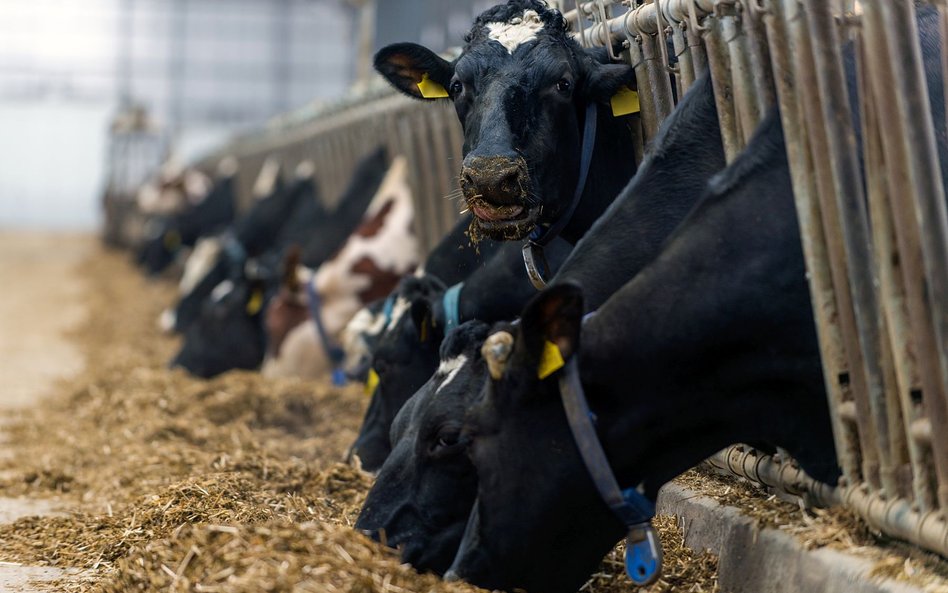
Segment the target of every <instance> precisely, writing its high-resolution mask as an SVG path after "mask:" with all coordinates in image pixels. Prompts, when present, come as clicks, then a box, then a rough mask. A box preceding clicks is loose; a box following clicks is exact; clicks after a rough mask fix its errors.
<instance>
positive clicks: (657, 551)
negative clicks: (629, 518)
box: [625, 523, 662, 587]
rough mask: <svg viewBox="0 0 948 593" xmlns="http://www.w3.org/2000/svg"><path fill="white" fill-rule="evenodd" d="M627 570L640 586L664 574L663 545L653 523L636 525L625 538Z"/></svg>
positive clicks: (630, 577) (634, 581) (650, 582)
mask: <svg viewBox="0 0 948 593" xmlns="http://www.w3.org/2000/svg"><path fill="white" fill-rule="evenodd" d="M625 572H626V574H627V575H629V579H631V580H632V582H633V583H635V584H636V585H638V586H639V587H644V586H646V585H650V584H652V583H654V582H655V580H656V579H658V576H659V575H660V574H662V545H661V540H659V538H658V534H657V533H655V528H654V527H652V524H651V523H642V524H641V525H635V526H633V527H632V528H631V529H630V530H629V535H628V536H627V537H626V539H625Z"/></svg>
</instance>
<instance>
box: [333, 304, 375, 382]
mask: <svg viewBox="0 0 948 593" xmlns="http://www.w3.org/2000/svg"><path fill="white" fill-rule="evenodd" d="M384 329H385V313H373V312H372V311H370V310H369V309H368V308H362V309H359V312H358V313H356V314H355V316H353V317H352V319H351V320H350V321H349V323H347V324H346V327H345V328H344V329H343V330H342V336H341V338H340V340H339V341H340V343H341V344H342V349H343V350H345V352H346V360H345V363H344V368H345V370H346V371H353V370H355V368H356V367H358V366H359V365H360V364H361V362H362V361H363V360H364V359H366V358H368V356H369V355H370V354H371V352H370V349H369V343H368V342H367V341H366V338H367V337H368V336H377V335H379V334H380V333H382V330H384Z"/></svg>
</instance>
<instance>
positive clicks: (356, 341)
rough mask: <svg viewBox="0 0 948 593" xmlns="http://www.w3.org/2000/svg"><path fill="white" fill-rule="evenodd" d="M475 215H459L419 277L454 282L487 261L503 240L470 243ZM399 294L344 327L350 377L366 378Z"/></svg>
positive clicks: (346, 367)
mask: <svg viewBox="0 0 948 593" xmlns="http://www.w3.org/2000/svg"><path fill="white" fill-rule="evenodd" d="M472 216H473V215H472V214H467V215H465V216H462V217H461V218H460V219H458V222H457V223H455V225H454V227H452V229H451V230H450V231H449V232H448V234H447V235H445V236H444V237H442V238H441V240H440V241H438V244H437V245H435V247H434V248H433V249H432V250H431V253H429V254H428V257H427V258H426V259H425V263H424V265H423V266H422V267H421V268H419V269H418V270H416V271H415V276H416V277H419V278H422V277H433V278H435V279H437V281H438V283H439V284H443V285H447V286H451V285H453V284H456V283H458V282H461V281H463V280H464V279H465V278H467V277H468V276H469V275H470V274H471V273H472V272H473V271H474V270H476V269H478V268H480V267H482V266H484V265H485V263H486V262H487V261H488V260H489V259H490V257H491V256H492V255H493V254H494V253H495V252H496V251H497V249H498V248H499V247H500V245H502V243H498V242H496V241H492V240H490V239H485V240H483V241H480V242H478V243H477V245H473V244H471V242H470V240H469V238H468V228H469V227H470V225H471V218H472ZM398 295H399V292H398V290H397V289H396V291H394V292H393V293H392V294H391V295H389V297H388V298H387V299H383V300H379V301H376V302H374V303H370V304H369V305H368V306H366V307H364V308H363V309H361V310H360V311H359V312H357V313H356V314H355V315H354V316H353V318H352V320H350V321H349V323H348V324H346V327H345V328H344V329H343V331H342V334H341V335H340V342H341V346H342V348H343V349H344V350H345V355H346V361H345V365H344V370H345V372H346V374H347V375H348V376H349V378H351V379H355V380H358V381H362V382H365V381H366V379H367V376H368V372H369V366H370V364H371V356H372V352H373V351H374V350H375V348H376V346H377V345H378V341H379V339H380V338H381V335H382V332H383V331H384V329H385V327H386V326H387V325H388V322H389V321H390V320H391V313H392V309H393V307H394V301H395V299H396V298H397V296H398Z"/></svg>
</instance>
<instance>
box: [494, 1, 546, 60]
mask: <svg viewBox="0 0 948 593" xmlns="http://www.w3.org/2000/svg"><path fill="white" fill-rule="evenodd" d="M485 26H486V27H487V38H488V39H490V40H492V41H496V42H497V43H499V44H501V45H502V46H504V48H505V49H506V50H507V53H509V54H512V53H514V51H515V50H516V49H517V48H518V47H520V46H521V45H523V44H525V43H529V42H531V41H536V38H537V34H538V33H539V32H540V31H542V30H543V28H544V26H545V25H544V23H543V20H542V19H541V18H540V15H539V14H537V11H535V10H525V11H523V13H521V14H519V15H517V16H514V17H512V18H510V19H509V20H507V21H506V22H503V21H502V22H492V23H486V25H485Z"/></svg>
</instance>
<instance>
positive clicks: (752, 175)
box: [451, 113, 839, 593]
mask: <svg viewBox="0 0 948 593" xmlns="http://www.w3.org/2000/svg"><path fill="white" fill-rule="evenodd" d="M583 313H584V305H583V300H582V291H581V290H580V289H579V288H578V287H576V286H574V285H568V284H567V285H561V286H557V287H554V288H551V289H550V290H549V291H547V292H544V293H542V294H541V295H538V296H537V298H535V299H534V300H533V301H532V302H531V303H530V304H529V305H528V306H527V307H526V309H525V310H524V312H523V316H522V317H521V320H522V322H521V323H520V325H519V327H516V328H506V329H505V330H504V331H505V333H506V334H507V339H505V340H501V342H500V347H487V348H485V355H486V356H488V364H489V365H491V366H492V367H493V369H494V370H493V371H492V373H491V374H492V375H493V377H495V378H492V379H490V380H489V381H487V383H486V384H485V387H484V391H483V393H482V396H481V399H480V401H479V402H478V403H477V404H476V405H474V406H472V407H471V408H470V409H469V411H468V413H467V415H466V417H465V421H464V428H463V431H462V436H461V437H460V440H461V441H465V442H468V443H469V444H468V447H469V451H470V455H471V460H472V461H473V463H474V465H475V467H476V470H477V476H478V495H477V501H476V503H475V507H474V510H473V511H472V518H471V519H470V521H469V523H468V526H467V529H466V532H465V536H464V539H463V540H462V543H461V546H460V549H459V550H458V555H457V557H456V559H455V561H454V564H453V566H452V569H451V571H452V574H453V575H454V576H459V577H460V578H463V579H465V580H469V581H471V582H473V583H476V584H478V585H481V586H485V587H488V588H503V589H512V588H514V587H523V588H526V589H528V590H531V591H547V592H552V593H556V592H558V591H561V592H567V591H575V590H576V589H577V588H578V587H579V586H580V585H582V583H583V582H584V581H585V580H586V579H587V578H588V576H589V574H590V573H591V572H592V571H593V570H594V569H595V567H596V565H597V564H598V563H599V561H600V560H601V558H602V556H603V555H604V554H606V553H607V552H608V551H609V549H611V547H612V546H613V545H614V544H615V542H616V540H618V539H619V538H621V537H622V536H623V535H624V528H623V526H622V524H621V523H620V522H619V520H618V519H617V518H616V516H615V515H614V514H613V512H612V511H611V510H610V509H609V508H608V507H607V506H606V505H605V503H604V502H603V501H602V500H601V498H600V497H599V494H598V492H597V491H596V489H595V488H594V486H593V485H592V481H591V479H590V478H589V473H588V471H587V469H586V467H585V465H584V464H583V462H582V460H581V459H580V457H579V453H578V450H577V448H576V446H575V444H574V441H573V437H572V434H571V432H570V428H569V426H568V424H567V422H566V419H565V414H564V412H563V404H562V403H561V402H560V398H559V388H558V384H557V381H556V377H557V375H558V373H557V374H554V375H553V378H547V379H544V380H540V379H538V376H537V375H538V367H539V365H540V363H541V355H542V352H543V351H544V347H545V344H546V343H547V342H550V343H552V344H555V345H556V346H557V348H558V349H559V352H560V353H561V354H562V356H563V358H564V359H565V360H566V361H570V360H571V359H573V358H575V360H576V362H577V363H578V366H579V369H580V372H581V378H582V384H583V387H584V388H585V390H586V394H587V397H588V399H589V401H590V405H591V406H592V408H593V412H594V414H595V416H596V418H597V432H598V434H599V438H600V439H601V441H602V443H603V447H604V448H605V451H606V454H607V456H608V458H609V460H610V463H611V465H612V469H613V471H614V472H615V473H616V476H617V478H618V480H619V483H620V484H621V485H622V486H623V487H630V486H634V487H638V489H639V490H640V491H642V492H643V493H644V494H645V495H646V496H647V497H648V498H651V499H652V500H654V499H655V497H656V496H657V493H658V489H659V487H660V486H661V485H662V484H664V483H665V482H667V481H668V480H670V479H671V478H673V477H674V476H676V475H678V474H680V473H681V472H683V471H684V470H686V469H688V468H690V467H692V466H694V465H695V464H697V463H698V462H700V461H701V460H702V459H704V458H706V457H708V456H709V455H711V454H712V453H714V452H715V451H717V450H719V449H721V448H723V447H725V446H727V445H729V444H731V443H735V442H753V443H769V444H770V445H772V446H775V447H776V446H779V447H783V448H785V449H786V450H788V451H789V452H790V453H791V454H792V455H793V456H794V458H795V459H797V460H798V461H799V462H800V464H801V465H802V467H803V468H804V469H805V470H806V471H807V472H808V473H809V474H810V475H811V476H813V477H814V478H816V479H818V480H822V481H824V482H827V483H834V482H835V481H836V479H837V478H838V476H839V469H838V467H837V464H836V454H835V448H834V441H833V435H832V429H831V425H830V418H829V411H828V409H827V405H826V395H825V391H824V383H823V376H822V367H821V363H820V356H819V348H818V344H817V340H816V332H815V328H814V324H813V317H812V312H811V309H810V296H809V290H808V287H807V282H806V271H805V269H804V264H803V253H802V250H801V247H800V237H799V231H798V227H797V220H796V212H795V209H794V203H793V192H792V188H791V184H790V176H789V171H788V166H787V163H786V156H785V152H784V147H783V134H782V131H781V128H780V123H779V120H778V118H777V116H776V114H775V113H772V114H771V115H770V116H769V117H768V118H767V119H766V121H765V122H764V124H763V125H762V127H761V129H760V130H759V131H758V133H757V134H756V136H755V137H754V138H753V139H752V140H751V142H750V144H749V145H748V147H747V149H746V150H745V151H744V152H743V153H742V154H741V155H740V156H739V157H738V159H737V160H736V161H735V162H734V163H733V164H732V165H731V166H730V167H729V168H728V169H726V170H725V171H724V172H722V173H721V174H719V175H717V176H716V177H715V178H714V179H713V180H712V181H711V183H710V184H709V186H708V189H707V192H706V194H705V196H704V197H703V198H702V200H701V202H700V203H699V204H698V206H697V207H696V208H695V210H694V211H693V212H692V213H691V214H690V215H689V216H688V218H687V219H686V220H685V222H684V223H683V224H682V225H681V226H680V227H679V228H678V229H677V230H676V231H675V233H674V234H673V235H672V237H671V238H670V240H669V243H668V245H667V247H666V248H665V249H664V250H663V251H662V253H661V254H660V255H659V256H658V258H657V259H656V260H655V261H653V262H652V264H651V265H649V266H648V267H647V268H646V269H645V270H643V271H642V272H641V273H640V274H639V275H637V276H636V277H635V279H633V280H632V281H631V282H629V283H628V284H627V285H626V286H624V287H623V288H622V289H621V290H620V291H618V292H617V293H616V294H614V295H613V296H612V297H611V298H610V299H609V300H608V301H607V302H606V304H604V305H603V306H602V307H601V308H600V309H599V311H598V312H597V313H596V314H595V315H594V316H593V317H592V318H591V319H589V320H588V321H587V323H586V324H585V326H584V325H583V322H582V318H583ZM498 337H500V336H498ZM511 337H512V339H510V338H511ZM492 341H495V338H494V337H493V336H492V338H491V340H488V342H487V344H491V342H492ZM504 342H506V346H504V345H503V343H504ZM695 402H701V403H700V405H697V406H696V405H695ZM513 501H516V504H514V503H513ZM541 559H542V562H540V560H541Z"/></svg>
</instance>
